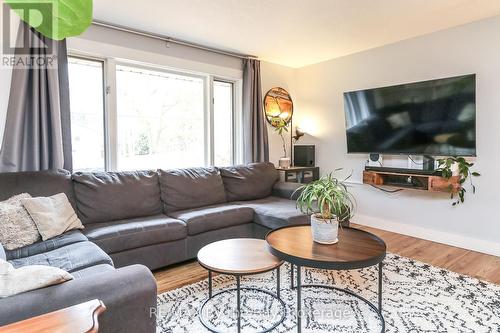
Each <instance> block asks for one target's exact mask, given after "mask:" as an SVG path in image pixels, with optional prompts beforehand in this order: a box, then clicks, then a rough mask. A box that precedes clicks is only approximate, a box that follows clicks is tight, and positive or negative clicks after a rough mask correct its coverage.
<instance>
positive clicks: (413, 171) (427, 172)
mask: <svg viewBox="0 0 500 333" xmlns="http://www.w3.org/2000/svg"><path fill="white" fill-rule="evenodd" d="M365 170H366V171H375V172H385V173H398V174H412V175H425V176H442V172H441V171H440V170H422V169H406V168H391V167H378V166H368V165H367V166H365Z"/></svg>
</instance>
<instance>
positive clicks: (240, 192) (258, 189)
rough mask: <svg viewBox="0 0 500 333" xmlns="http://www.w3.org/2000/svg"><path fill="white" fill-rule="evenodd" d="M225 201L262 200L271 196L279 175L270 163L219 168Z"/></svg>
mask: <svg viewBox="0 0 500 333" xmlns="http://www.w3.org/2000/svg"><path fill="white" fill-rule="evenodd" d="M220 173H221V176H222V180H223V182H224V187H225V189H226V197H227V201H239V200H254V199H262V198H265V197H268V196H270V195H271V193H272V191H273V186H274V184H275V183H276V182H277V181H278V179H279V174H278V171H277V170H276V168H275V167H274V165H273V164H272V163H252V164H248V165H237V166H232V167H224V168H220Z"/></svg>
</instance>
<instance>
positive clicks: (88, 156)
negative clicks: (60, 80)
mask: <svg viewBox="0 0 500 333" xmlns="http://www.w3.org/2000/svg"><path fill="white" fill-rule="evenodd" d="M104 73H106V78H107V80H106V81H107V82H109V85H108V86H107V87H105V85H104V84H103V82H104V80H103V77H104ZM237 84H239V81H230V80H226V79H219V78H214V77H212V76H211V75H208V74H192V73H185V72H179V71H172V70H169V69H164V68H156V67H152V66H143V65H138V64H135V63H134V64H132V63H128V62H119V63H117V62H115V61H114V60H113V59H106V60H103V61H98V60H92V59H82V58H78V57H70V92H71V96H70V98H71V113H72V114H71V120H72V130H73V135H72V140H73V161H74V168H75V170H85V171H88V170H144V169H157V168H183V167H196V166H205V165H218V166H227V165H231V164H234V163H235V161H236V160H237V157H238V156H239V155H238V152H237V149H235V147H240V146H239V142H238V145H236V144H235V137H236V135H235V132H236V133H238V129H235V125H234V124H236V123H237V122H236V121H235V118H237V117H236V116H235V110H236V105H237V103H236V102H235V96H236V95H235V91H236V90H237V89H236V88H235V87H236V85H237ZM210 96H212V97H213V99H212V101H210V98H209V97H210ZM210 102H212V103H210ZM105 106H106V107H105Z"/></svg>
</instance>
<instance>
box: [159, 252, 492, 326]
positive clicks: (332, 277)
mask: <svg viewBox="0 0 500 333" xmlns="http://www.w3.org/2000/svg"><path fill="white" fill-rule="evenodd" d="M275 275H276V272H270V273H266V274H261V275H254V276H249V277H244V278H243V279H242V287H257V288H260V289H266V290H269V291H271V292H273V293H275V292H276V276H275ZM302 276H303V278H302V279H303V283H305V284H326V285H331V286H336V287H340V288H346V289H348V290H351V291H353V292H355V293H356V294H359V295H360V296H362V297H364V298H366V299H368V300H369V301H370V302H372V303H373V304H375V305H376V304H377V286H378V285H377V277H378V275H377V267H376V266H373V267H370V268H365V269H361V270H352V271H339V272H336V271H323V270H316V269H305V270H304V271H303V273H302ZM213 281H214V293H217V292H218V291H222V290H224V289H228V288H234V286H235V282H234V278H232V277H229V276H224V275H222V276H217V277H214V280H213ZM383 281H384V291H383V306H382V307H383V315H384V318H385V323H386V329H385V331H386V332H415V333H416V332H433V333H434V332H471V333H479V332H492V333H498V332H500V286H499V285H495V284H491V283H487V282H484V281H480V280H477V279H474V278H470V277H467V276H463V275H460V274H457V273H454V272H450V271H447V270H444V269H440V268H437V267H434V266H431V265H428V264H425V263H422V262H418V261H415V260H411V259H408V258H405V257H401V256H398V255H394V254H387V257H386V259H385V260H384V270H383ZM207 290H208V282H207V280H205V281H201V282H199V283H195V284H192V285H189V286H186V287H183V288H180V289H176V290H173V291H170V292H166V293H164V294H161V295H159V296H158V313H157V331H158V332H161V333H166V332H175V333H176V332H208V330H207V329H206V328H205V327H204V326H203V325H202V324H201V322H200V320H199V318H198V309H199V308H200V305H201V304H202V303H203V301H204V300H205V299H206V298H207ZM235 294H236V293H235V292H227V293H222V294H220V295H217V296H215V297H213V298H212V299H211V300H210V301H209V302H208V304H207V305H206V306H205V308H204V309H205V311H204V313H203V316H204V318H206V320H207V321H208V322H209V323H210V325H212V326H213V327H215V328H217V329H218V330H220V331H223V332H236V298H235V297H236V296H235ZM281 298H282V300H283V301H284V303H285V304H286V308H285V310H283V309H282V307H281V306H280V303H279V302H278V301H277V300H275V299H273V298H272V297H271V296H269V295H267V294H265V293H260V292H255V291H252V290H246V291H243V292H242V298H241V299H242V303H241V304H242V321H241V325H242V332H259V331H262V330H265V329H268V328H270V327H272V323H273V322H275V321H277V320H279V319H280V316H281V315H282V314H283V311H285V313H284V314H285V319H284V321H283V322H282V323H281V324H280V325H279V326H277V327H276V328H275V329H274V330H273V332H295V331H296V330H297V327H296V308H295V304H296V303H295V302H296V291H295V290H292V289H291V286H290V267H289V266H288V265H284V266H282V268H281ZM302 298H303V310H304V314H303V318H304V319H303V320H302V331H303V332H333V331H335V332H380V331H381V322H380V318H379V317H378V315H377V313H376V312H375V311H374V310H373V309H372V308H371V307H369V306H368V305H367V304H365V303H364V302H362V301H360V300H359V299H358V298H356V297H354V296H350V295H348V294H345V293H341V292H338V291H334V290H331V289H319V288H304V289H303V291H302Z"/></svg>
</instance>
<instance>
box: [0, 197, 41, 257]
mask: <svg viewBox="0 0 500 333" xmlns="http://www.w3.org/2000/svg"><path fill="white" fill-rule="evenodd" d="M28 198H31V196H30V195H29V194H27V193H22V194H19V195H15V196H13V197H11V198H10V199H7V200H5V201H2V202H0V243H2V245H3V247H4V248H5V249H7V250H15V249H17V248H20V247H23V246H26V245H31V244H33V243H36V242H38V241H40V240H41V237H40V233H39V232H38V229H37V227H36V225H35V222H34V221H33V219H32V218H31V217H30V215H29V213H28V211H27V210H26V209H25V208H24V206H23V204H22V200H23V199H28Z"/></svg>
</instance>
